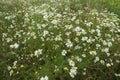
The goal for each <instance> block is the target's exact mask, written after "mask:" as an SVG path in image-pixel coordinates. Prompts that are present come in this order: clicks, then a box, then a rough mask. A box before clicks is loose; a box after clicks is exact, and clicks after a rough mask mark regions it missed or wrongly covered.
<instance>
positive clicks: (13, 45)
mask: <svg viewBox="0 0 120 80" xmlns="http://www.w3.org/2000/svg"><path fill="white" fill-rule="evenodd" d="M18 47H19V44H17V43H15V44H12V45H10V48H13V49H17V48H18Z"/></svg>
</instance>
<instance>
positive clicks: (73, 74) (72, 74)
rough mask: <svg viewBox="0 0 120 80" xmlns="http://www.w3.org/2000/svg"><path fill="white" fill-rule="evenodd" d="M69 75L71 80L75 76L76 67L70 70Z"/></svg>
mask: <svg viewBox="0 0 120 80" xmlns="http://www.w3.org/2000/svg"><path fill="white" fill-rule="evenodd" d="M69 74H70V76H71V77H72V78H74V77H75V75H76V74H77V67H72V69H70V72H69Z"/></svg>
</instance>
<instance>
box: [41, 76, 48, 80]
mask: <svg viewBox="0 0 120 80" xmlns="http://www.w3.org/2000/svg"><path fill="white" fill-rule="evenodd" d="M40 80H48V76H45V77H41V78H40Z"/></svg>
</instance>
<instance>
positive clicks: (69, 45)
mask: <svg viewBox="0 0 120 80" xmlns="http://www.w3.org/2000/svg"><path fill="white" fill-rule="evenodd" d="M66 46H67V47H69V48H71V47H72V46H73V43H72V42H71V41H70V40H69V39H68V40H67V43H66Z"/></svg>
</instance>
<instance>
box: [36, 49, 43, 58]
mask: <svg viewBox="0 0 120 80" xmlns="http://www.w3.org/2000/svg"><path fill="white" fill-rule="evenodd" d="M41 54H42V49H38V50H36V51H35V52H34V56H36V57H38V56H39V55H41Z"/></svg>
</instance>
